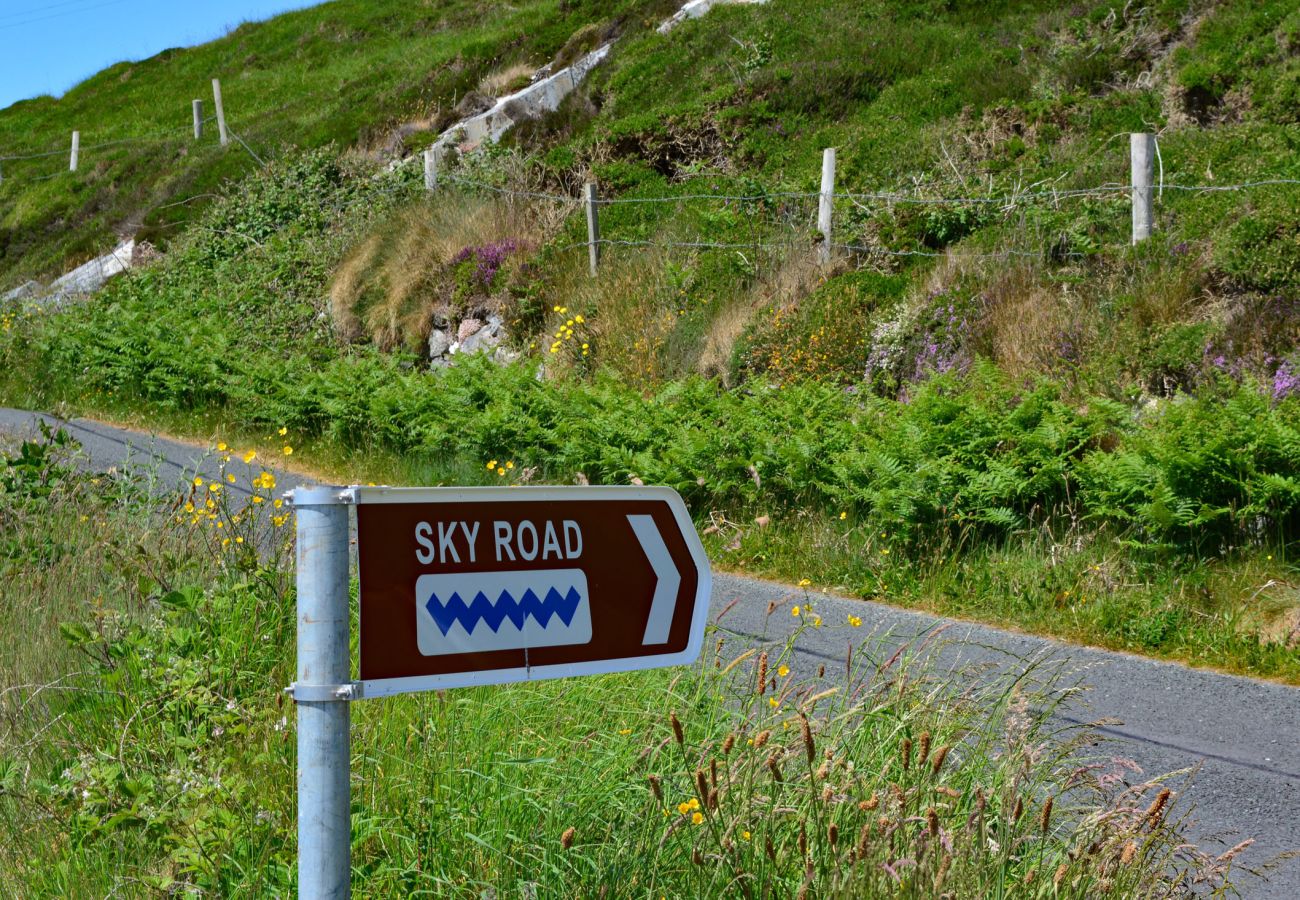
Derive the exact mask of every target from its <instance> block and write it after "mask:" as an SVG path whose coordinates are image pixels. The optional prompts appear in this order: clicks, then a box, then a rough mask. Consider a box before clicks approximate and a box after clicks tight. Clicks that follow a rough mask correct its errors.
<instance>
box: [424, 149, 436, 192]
mask: <svg viewBox="0 0 1300 900" xmlns="http://www.w3.org/2000/svg"><path fill="white" fill-rule="evenodd" d="M437 187H438V155H437V153H435V152H434V148H433V147H426V148H425V149H424V189H425V190H426V191H432V190H435V189H437Z"/></svg>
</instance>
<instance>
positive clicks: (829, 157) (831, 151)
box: [817, 147, 835, 265]
mask: <svg viewBox="0 0 1300 900" xmlns="http://www.w3.org/2000/svg"><path fill="white" fill-rule="evenodd" d="M834 211H835V148H834V147H827V148H826V149H825V150H823V151H822V190H821V195H820V196H819V197H818V198H817V230H818V231H820V232H821V233H822V245H821V249H820V251H819V253H818V255H819V256H820V258H821V262H822V265H825V264H827V263H829V262H830V261H831V215H832V213H833V212H834Z"/></svg>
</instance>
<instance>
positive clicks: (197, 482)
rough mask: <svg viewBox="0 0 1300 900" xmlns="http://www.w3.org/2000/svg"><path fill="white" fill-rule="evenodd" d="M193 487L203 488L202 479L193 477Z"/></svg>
mask: <svg viewBox="0 0 1300 900" xmlns="http://www.w3.org/2000/svg"><path fill="white" fill-rule="evenodd" d="M194 486H195V487H203V479H202V478H199V477H198V476H195V478H194Z"/></svg>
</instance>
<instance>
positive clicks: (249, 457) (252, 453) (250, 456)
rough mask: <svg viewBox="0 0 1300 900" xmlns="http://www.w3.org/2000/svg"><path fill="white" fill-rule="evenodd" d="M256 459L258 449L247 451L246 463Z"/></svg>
mask: <svg viewBox="0 0 1300 900" xmlns="http://www.w3.org/2000/svg"><path fill="white" fill-rule="evenodd" d="M255 459H257V451H256V450H249V451H248V452H247V453H245V454H244V462H245V463H251V462H252V461H253V460H255Z"/></svg>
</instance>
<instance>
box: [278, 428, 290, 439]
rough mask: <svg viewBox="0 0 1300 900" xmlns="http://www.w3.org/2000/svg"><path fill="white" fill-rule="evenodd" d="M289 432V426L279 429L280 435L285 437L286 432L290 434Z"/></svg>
mask: <svg viewBox="0 0 1300 900" xmlns="http://www.w3.org/2000/svg"><path fill="white" fill-rule="evenodd" d="M288 433H289V429H288V428H283V427H282V428H281V429H280V431H279V435H280V437H284V436H285V435H286V434H288Z"/></svg>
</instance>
